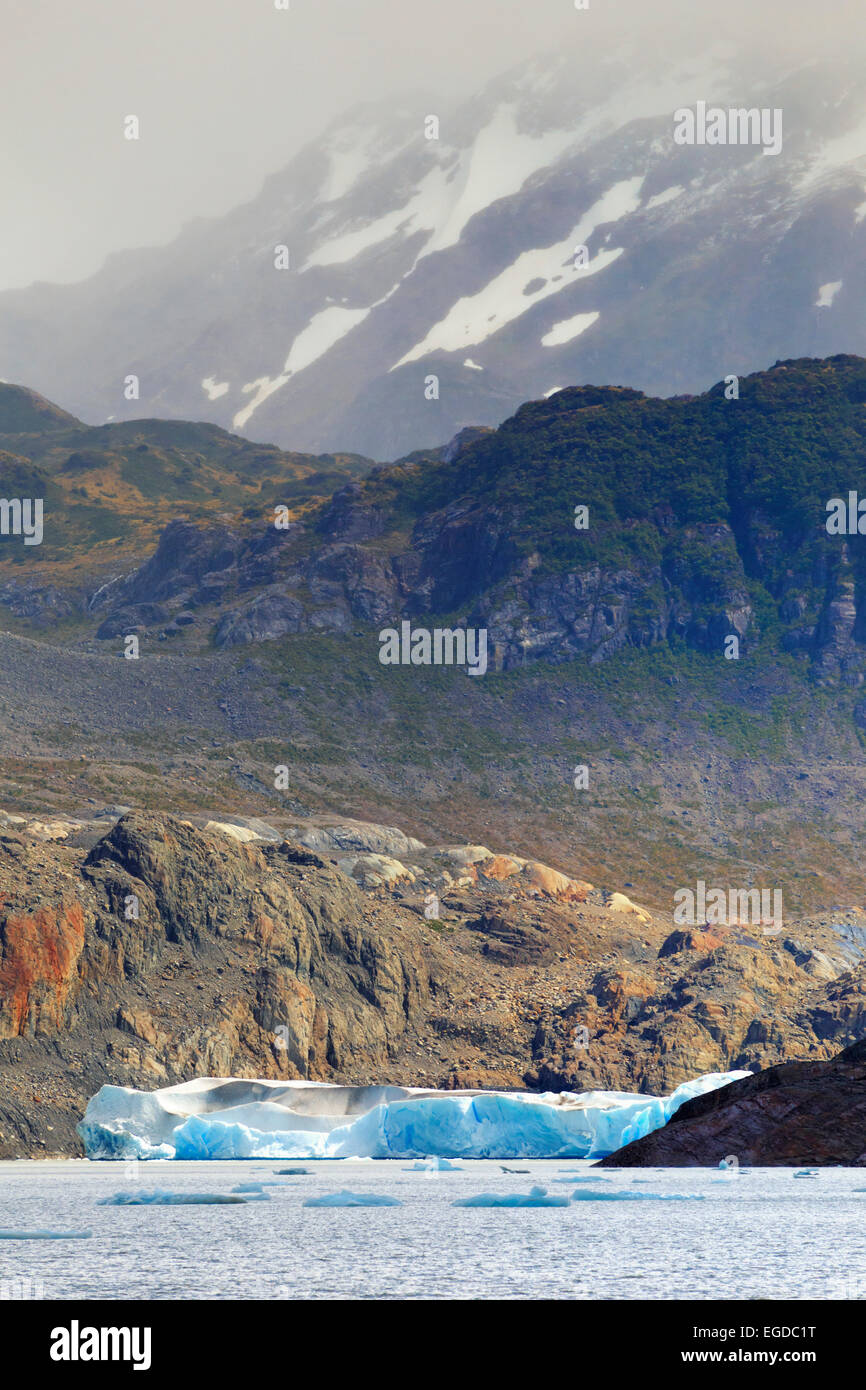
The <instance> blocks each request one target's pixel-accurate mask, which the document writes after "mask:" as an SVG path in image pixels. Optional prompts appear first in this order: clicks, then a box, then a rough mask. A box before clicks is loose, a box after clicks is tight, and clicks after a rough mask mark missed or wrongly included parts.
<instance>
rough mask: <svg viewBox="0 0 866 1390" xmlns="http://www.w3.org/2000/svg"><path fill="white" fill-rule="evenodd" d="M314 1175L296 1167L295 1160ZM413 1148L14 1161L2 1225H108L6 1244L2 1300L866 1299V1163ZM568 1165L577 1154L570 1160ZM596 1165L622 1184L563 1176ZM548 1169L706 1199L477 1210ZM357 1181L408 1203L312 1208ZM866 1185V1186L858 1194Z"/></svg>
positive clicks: (361, 1189) (360, 1187)
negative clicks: (323, 1154) (689, 1164)
mask: <svg viewBox="0 0 866 1390" xmlns="http://www.w3.org/2000/svg"><path fill="white" fill-rule="evenodd" d="M291 1166H303V1167H306V1168H307V1169H309V1170H310V1174H309V1176H298V1177H294V1178H282V1179H278V1178H277V1170H278V1169H279V1168H282V1167H291ZM508 1166H509V1167H512V1168H520V1169H526V1170H528V1171H527V1172H526V1173H521V1174H515V1173H512V1174H509V1173H504V1172H503V1171H502V1169H501V1167H500V1165H499V1163H497V1162H494V1161H491V1160H484V1161H477V1160H476V1161H466V1160H464V1161H461V1164H460V1171H458V1172H441V1173H439V1172H434V1173H431V1172H417V1171H409V1170H410V1169H411V1164H409V1162H408V1161H402V1160H387V1161H375V1162H374V1161H369V1160H366V1161H364V1160H342V1161H327V1162H309V1161H307V1162H305V1163H298V1164H294V1163H291V1162H288V1161H285V1162H284V1161H280V1160H268V1161H266V1162H264V1161H261V1160H259V1161H256V1162H252V1161H245V1162H224V1163H220V1162H210V1163H178V1162H152V1163H142V1164H139V1165H138V1167H137V1171H131V1170H129V1169H128V1168H127V1166H126V1165H125V1164H123V1163H91V1162H88V1161H86V1160H70V1161H66V1162H54V1161H33V1162H31V1161H22V1162H4V1163H0V1228H14V1229H29V1230H32V1229H37V1228H38V1229H52V1230H68V1229H77V1230H81V1229H88V1228H89V1229H90V1230H91V1231H92V1236H91V1238H90V1239H89V1240H27V1241H24V1240H0V1297H4V1298H13V1297H18V1296H20V1291H21V1290H22V1289H25V1290H26V1288H27V1282H26V1281H30V1287H33V1288H36V1289H37V1291H38V1290H40V1288H41V1293H42V1296H43V1297H44V1298H46V1299H105V1298H120V1299H178V1298H180V1299H212V1298H220V1299H265V1300H273V1299H319V1298H320V1299H343V1298H373V1299H414V1298H419V1299H420V1298H424V1299H437V1298H442V1299H445V1298H449V1299H450V1298H458V1299H479V1298H481V1299H484V1298H507V1299H526V1298H556V1299H643V1298H652V1299H691V1298H699V1299H789V1298H794V1299H860V1298H866V1170H863V1169H851V1168H830V1169H822V1170H820V1173H819V1176H818V1177H816V1178H799V1179H798V1178H795V1177H794V1176H793V1174H794V1171H795V1170H793V1169H790V1168H784V1169H779V1168H772V1169H771V1168H763V1169H753V1170H751V1171H750V1172H748V1173H743V1174H741V1175H739V1176H736V1177H729V1176H724V1175H723V1174H722V1173H720V1172H719V1170H718V1169H706V1168H697V1169H695V1168H692V1169H682V1168H678V1169H674V1168H667V1169H628V1170H622V1171H619V1172H616V1171H611V1170H596V1172H595V1174H593V1170H592V1168H591V1165H590V1164H588V1163H580V1162H576V1161H567V1160H561V1161H555V1162H554V1161H547V1160H545V1161H540V1160H523V1161H519V1160H512V1161H509V1163H508ZM563 1170H568V1172H567V1173H566V1172H564V1171H563ZM588 1176H593V1177H594V1178H596V1179H600V1178H602V1177H603V1178H604V1179H605V1181H603V1182H602V1181H597V1182H593V1183H587V1182H585V1181H582V1182H579V1183H571V1182H570V1181H568V1182H564V1183H562V1182H558V1181H554V1180H555V1179H557V1178H558V1177H566V1178H569V1179H570V1178H572V1177H581V1178H586V1177H588ZM269 1181H273V1182H279V1184H280V1185H279V1186H274V1187H267V1188H266V1189H265V1190H266V1191H267V1192H269V1193H270V1194H271V1200H270V1201H263V1202H250V1203H249V1204H248V1205H244V1206H234V1205H219V1206H213V1205H211V1206H175V1207H171V1206H137V1207H123V1206H97V1205H96V1202H97V1201H98V1199H99V1198H102V1197H106V1196H109V1195H111V1194H113V1193H117V1192H124V1191H125V1192H132V1191H137V1190H139V1189H147V1190H153V1189H155V1188H161V1189H163V1190H164V1191H172V1192H181V1191H183V1192H219V1193H229V1192H231V1189H232V1188H233V1187H235V1186H236V1185H237V1184H239V1183H249V1182H259V1183H267V1182H269ZM533 1185H543V1186H546V1187H547V1190H548V1192H549V1193H551V1194H558V1195H570V1194H571V1193H572V1192H575V1191H582V1192H587V1191H588V1190H589V1189H590V1188H592V1187H597V1189H598V1190H599V1191H604V1192H606V1193H620V1192H622V1193H626V1192H631V1193H641V1194H644V1195H648V1196H649V1195H651V1194H658V1195H661V1196H667V1197H670V1196H675V1195H680V1196H685V1197H700V1198H702V1199H703V1200H699V1201H694V1200H689V1201H657V1200H646V1201H628V1200H627V1201H620V1200H613V1201H577V1202H572V1203H570V1204H569V1205H568V1207H565V1208H562V1207H549V1208H545V1207H541V1208H505V1209H501V1208H500V1209H497V1208H465V1207H454V1206H452V1205H451V1203H452V1202H453V1201H454V1200H455V1199H457V1198H464V1197H470V1196H473V1195H475V1194H477V1193H480V1192H494V1193H509V1192H512V1193H526V1192H528V1191H529V1189H530V1187H531V1186H533ZM346 1188H347V1189H349V1190H350V1191H352V1192H356V1193H378V1194H382V1195H387V1196H391V1197H396V1198H398V1199H399V1200H400V1202H402V1204H403V1205H402V1206H399V1207H378V1208H377V1207H367V1208H363V1207H359V1208H343V1207H337V1208H327V1207H318V1208H317V1207H305V1206H304V1205H303V1202H304V1199H305V1198H306V1197H311V1196H321V1195H323V1194H326V1193H333V1192H337V1191H339V1190H341V1189H346ZM858 1189H860V1190H859V1191H858Z"/></svg>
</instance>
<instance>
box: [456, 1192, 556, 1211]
mask: <svg viewBox="0 0 866 1390" xmlns="http://www.w3.org/2000/svg"><path fill="white" fill-rule="evenodd" d="M451 1205H452V1207H567V1206H568V1198H567V1197H550V1196H549V1195H548V1192H547V1188H546V1187H531V1188H530V1189H529V1191H528V1192H479V1193H477V1194H476V1195H475V1196H474V1197H461V1198H460V1200H459V1201H457V1202H452V1203H451Z"/></svg>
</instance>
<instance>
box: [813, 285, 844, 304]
mask: <svg viewBox="0 0 866 1390" xmlns="http://www.w3.org/2000/svg"><path fill="white" fill-rule="evenodd" d="M841 288H842V281H841V280H831V281H829V283H828V284H826V285H822V286H821V288H820V289H819V291H818V298H817V299H816V300H815V308H816V309H829V308H830V305H831V304H832V303H833V300H834V299H835V298H836V295H837V294H838V293H839V291H840V290H841Z"/></svg>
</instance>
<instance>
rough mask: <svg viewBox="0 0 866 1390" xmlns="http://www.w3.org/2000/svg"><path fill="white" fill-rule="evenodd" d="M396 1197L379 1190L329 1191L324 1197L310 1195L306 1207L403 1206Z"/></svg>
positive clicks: (305, 1203)
mask: <svg viewBox="0 0 866 1390" xmlns="http://www.w3.org/2000/svg"><path fill="white" fill-rule="evenodd" d="M402 1205H403V1203H402V1202H399V1201H398V1200H397V1198H396V1197H385V1196H384V1195H380V1194H379V1193H377V1192H347V1191H346V1190H345V1189H344V1190H343V1191H342V1192H328V1193H327V1194H326V1195H325V1196H324V1197H308V1198H307V1200H306V1201H305V1202H304V1206H305V1207H402Z"/></svg>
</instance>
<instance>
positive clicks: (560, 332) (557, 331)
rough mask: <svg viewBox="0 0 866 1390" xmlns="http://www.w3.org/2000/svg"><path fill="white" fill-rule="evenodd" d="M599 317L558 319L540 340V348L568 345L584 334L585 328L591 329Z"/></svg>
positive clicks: (582, 316) (580, 316)
mask: <svg viewBox="0 0 866 1390" xmlns="http://www.w3.org/2000/svg"><path fill="white" fill-rule="evenodd" d="M599 317H600V315H599V314H598V313H597V312H596V313H591V314H575V315H574V318H570V319H560V321H559V323H555V324H554V325H553V327H552V328H551V330H550V332H549V333H545V335H544V337H543V338H542V340H541V346H542V347H560V346H561V344H562V343H570V342H571V341H572V339H574V338H579V337H580V335H581V333H585V332H586V330H587V328H591V327H592V325H593V324H594V323H595V321H596V319H598V318H599Z"/></svg>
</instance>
